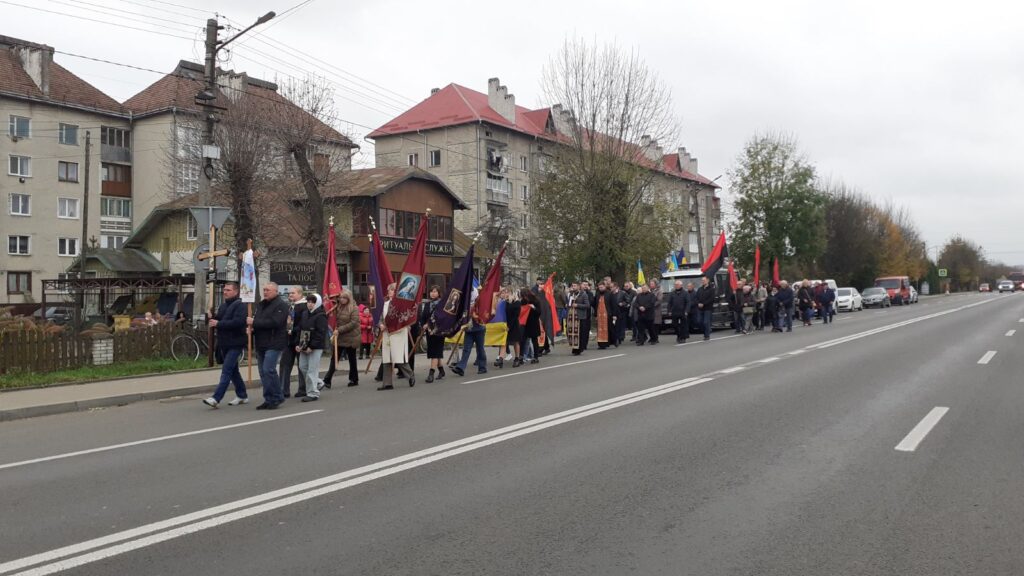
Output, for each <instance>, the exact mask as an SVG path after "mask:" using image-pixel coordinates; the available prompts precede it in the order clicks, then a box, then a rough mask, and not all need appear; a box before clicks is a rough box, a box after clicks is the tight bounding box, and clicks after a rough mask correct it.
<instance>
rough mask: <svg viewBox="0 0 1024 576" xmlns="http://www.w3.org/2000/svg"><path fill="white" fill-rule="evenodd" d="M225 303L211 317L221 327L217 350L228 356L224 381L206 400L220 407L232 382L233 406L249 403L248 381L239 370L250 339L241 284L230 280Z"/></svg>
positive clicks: (222, 373)
mask: <svg viewBox="0 0 1024 576" xmlns="http://www.w3.org/2000/svg"><path fill="white" fill-rule="evenodd" d="M223 294H224V302H223V303H222V304H221V305H220V308H219V309H218V310H217V315H216V316H215V317H214V319H213V320H210V326H211V327H212V328H215V329H216V330H217V350H218V354H220V356H221V357H222V358H223V359H224V364H223V365H222V366H221V369H220V382H219V383H218V384H217V389H216V390H214V392H213V396H211V397H209V398H207V399H205V400H203V404H206V405H207V406H209V407H210V408H216V407H217V406H218V405H219V404H220V402H221V400H223V399H224V394H226V393H227V391H228V385H229V384H234V386H235V399H234V400H232V401H231V402H228V405H230V406H238V405H239V404H248V403H249V393H248V392H247V391H246V389H245V380H243V379H242V373H241V372H239V371H238V360H239V358H241V357H242V352H244V351H245V348H246V345H247V341H246V337H245V325H246V317H245V304H243V303H242V301H241V300H240V299H239V298H238V284H237V283H235V282H228V283H227V284H225V285H224V288H223Z"/></svg>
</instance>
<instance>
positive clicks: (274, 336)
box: [247, 282, 288, 410]
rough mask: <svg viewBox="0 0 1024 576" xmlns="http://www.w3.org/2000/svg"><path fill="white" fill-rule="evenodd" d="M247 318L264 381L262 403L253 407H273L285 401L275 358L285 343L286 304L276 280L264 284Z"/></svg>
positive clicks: (277, 357)
mask: <svg viewBox="0 0 1024 576" xmlns="http://www.w3.org/2000/svg"><path fill="white" fill-rule="evenodd" d="M247 321H248V324H249V327H250V328H249V329H250V330H251V331H252V335H253V348H255V349H256V361H257V366H259V369H260V382H261V383H262V384H263V404H260V405H259V406H257V407H256V409H257V410H275V409H276V408H277V407H278V406H280V405H281V403H282V402H284V395H283V394H282V390H281V379H280V378H279V377H278V375H277V361H278V360H279V359H280V358H281V352H282V351H283V350H284V349H285V348H287V347H288V305H287V304H285V303H284V300H281V298H280V297H278V293H277V284H276V283H274V282H268V283H267V284H265V285H264V286H263V301H262V302H260V303H259V304H257V305H256V313H255V314H254V315H253V317H252V318H249V319H248V320H247Z"/></svg>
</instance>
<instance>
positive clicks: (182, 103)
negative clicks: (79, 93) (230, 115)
mask: <svg viewBox="0 0 1024 576" xmlns="http://www.w3.org/2000/svg"><path fill="white" fill-rule="evenodd" d="M270 86H273V85H271V84H269V83H266V82H262V81H258V80H256V81H253V80H250V81H249V82H248V83H246V86H245V92H246V93H247V94H251V95H252V96H255V97H256V98H257V100H256V101H255V102H257V104H266V105H267V106H268V108H270V107H271V106H273V105H275V104H283V105H286V106H295V104H294V103H292V102H290V101H289V100H288V99H286V98H285V97H284V96H282V95H281V94H279V93H278V92H277V90H274V89H272V88H271V87H270ZM203 88H204V82H203V75H202V68H201V67H200V66H199V65H198V64H195V63H192V62H187V61H182V62H180V63H179V64H178V67H177V68H176V69H175V71H174V72H172V73H170V74H168V75H167V76H164V77H163V78H161V79H159V80H157V81H156V82H154V83H153V84H151V85H150V86H149V87H147V88H146V89H145V90H143V91H142V92H139V93H138V94H136V95H135V96H132V97H131V98H129V99H128V100H126V101H125V103H124V105H125V107H127V108H128V109H129V110H131V111H132V112H134V113H135V114H138V115H146V114H153V113H159V112H163V111H166V110H170V109H172V108H178V109H180V110H185V111H189V112H199V106H198V105H197V104H196V102H195V97H196V94H198V93H199V92H200V91H202V90H203ZM218 100H220V102H221V103H223V102H230V99H229V98H228V97H227V96H225V95H224V94H223V92H222V93H221V95H220V96H219V98H218ZM269 113H278V112H269ZM318 123H319V130H318V134H317V135H318V136H319V137H321V138H323V139H325V140H330V141H333V142H340V143H342V144H344V145H347V146H350V147H352V148H358V146H357V145H356V144H355V143H353V142H352V140H350V139H349V138H348V137H347V136H345V135H344V134H342V133H340V132H338V131H337V130H335V129H334V128H331V127H330V126H328V125H327V124H324V123H323V122H319V121H318Z"/></svg>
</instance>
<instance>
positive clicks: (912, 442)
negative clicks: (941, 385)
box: [896, 406, 949, 452]
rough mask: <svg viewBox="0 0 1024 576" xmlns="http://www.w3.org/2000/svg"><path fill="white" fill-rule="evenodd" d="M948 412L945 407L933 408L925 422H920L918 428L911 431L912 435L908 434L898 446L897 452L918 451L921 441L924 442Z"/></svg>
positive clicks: (915, 427)
mask: <svg viewBox="0 0 1024 576" xmlns="http://www.w3.org/2000/svg"><path fill="white" fill-rule="evenodd" d="M946 412H949V408H946V407H945V406H936V407H935V408H932V411H931V412H929V413H928V415H927V416H925V417H924V419H923V420H921V421H920V422H918V424H917V426H914V429H913V430H911V431H910V434H907V437H906V438H904V439H903V441H902V442H900V443H899V444H897V445H896V450H898V451H900V452H913V451H914V450H917V445H918V444H920V443H921V441H922V440H924V437H925V436H927V435H928V433H929V432H931V431H932V428H935V425H936V424H938V423H939V420H942V417H943V416H945V415H946Z"/></svg>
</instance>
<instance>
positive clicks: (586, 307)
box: [565, 282, 590, 356]
mask: <svg viewBox="0 0 1024 576" xmlns="http://www.w3.org/2000/svg"><path fill="white" fill-rule="evenodd" d="M565 336H566V338H567V339H568V340H569V346H570V347H572V354H573V356H579V355H580V354H582V353H583V351H584V350H586V349H587V342H588V341H589V340H590V294H589V293H588V292H587V291H586V290H580V285H579V283H577V282H573V283H572V286H571V288H570V289H569V315H568V317H566V328H565Z"/></svg>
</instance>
